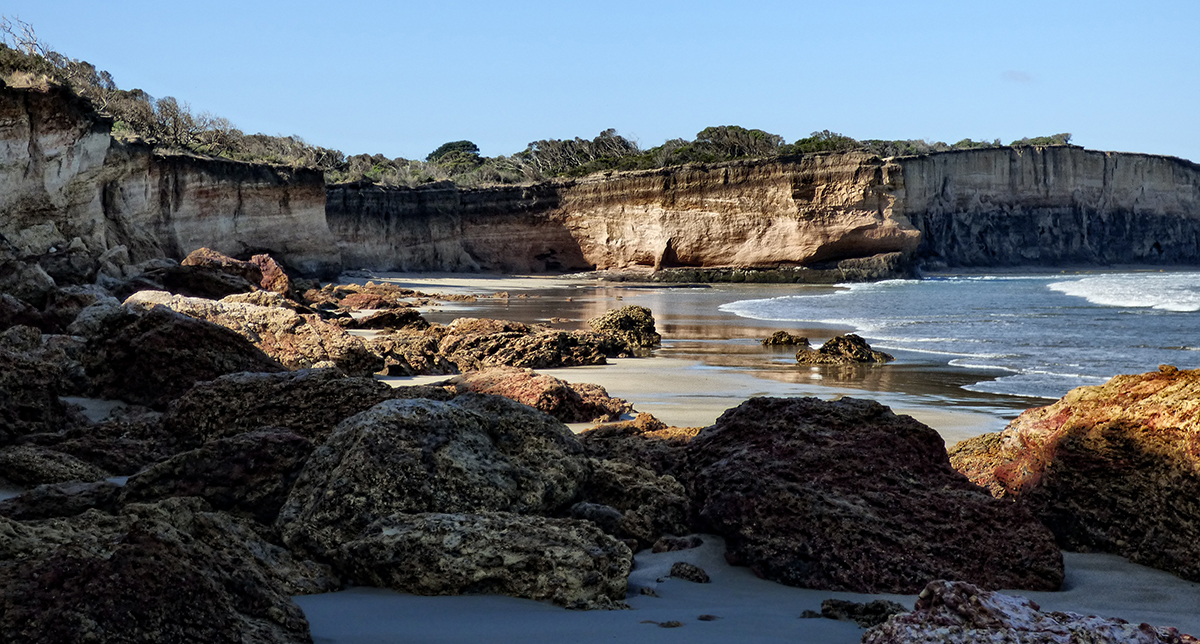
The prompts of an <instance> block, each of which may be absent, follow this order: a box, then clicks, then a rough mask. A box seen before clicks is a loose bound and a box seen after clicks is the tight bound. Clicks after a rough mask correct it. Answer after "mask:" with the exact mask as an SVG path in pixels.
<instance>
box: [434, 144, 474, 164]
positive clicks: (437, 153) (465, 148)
mask: <svg viewBox="0 0 1200 644" xmlns="http://www.w3.org/2000/svg"><path fill="white" fill-rule="evenodd" d="M452 153H459V154H463V155H467V156H475V157H478V156H479V146H478V145H475V144H474V143H472V142H470V141H451V142H449V143H443V144H441V145H439V146H438V149H436V150H434V151H433V152H430V153H429V156H427V157H425V160H426V161H427V162H430V163H432V162H435V161H437V160H438V159H441V158H442V157H444V156H446V155H447V154H452Z"/></svg>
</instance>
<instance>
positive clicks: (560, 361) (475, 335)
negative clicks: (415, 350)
mask: <svg viewBox="0 0 1200 644" xmlns="http://www.w3.org/2000/svg"><path fill="white" fill-rule="evenodd" d="M430 333H431V334H433V335H436V336H438V337H440V339H439V341H438V348H437V350H438V353H440V354H441V355H442V356H445V358H446V359H447V360H448V361H450V362H452V363H454V364H455V365H456V366H457V367H458V370H459V371H472V370H476V369H483V368H486V367H499V366H508V367H521V368H526V369H550V368H554V367H576V366H584V365H597V364H605V362H606V361H607V357H608V356H616V355H620V354H622V353H625V352H626V351H627V346H626V344H625V342H624V341H622V340H619V339H617V338H616V337H615V336H613V335H606V334H600V333H585V332H579V331H559V330H556V329H551V328H549V327H545V326H540V325H528V324H522V323H520V322H512V321H509V320H488V319H478V318H459V319H457V320H454V321H453V322H451V323H450V324H449V325H447V326H446V327H444V328H440V329H431V330H430Z"/></svg>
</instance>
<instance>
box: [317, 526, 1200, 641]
mask: <svg viewBox="0 0 1200 644" xmlns="http://www.w3.org/2000/svg"><path fill="white" fill-rule="evenodd" d="M704 540H705V544H704V545H703V546H702V547H700V548H696V549H693V550H685V551H680V552H667V553H660V554H654V553H650V552H649V551H643V552H642V553H639V554H638V555H637V557H636V568H635V570H634V572H633V573H632V574H631V575H630V578H629V585H630V595H629V598H628V600H627V601H628V603H629V605H630V606H631V607H632V609H633V610H624V611H588V612H580V611H569V610H565V609H562V608H558V607H556V606H553V605H549V604H543V603H539V602H535V601H532V600H525V599H515V598H511V597H497V596H468V597H420V596H415V595H406V594H403V593H397V592H393V591H389V590H381V589H377V588H352V589H349V590H346V591H342V592H339V593H328V594H324V595H312V596H307V597H297V598H296V601H297V603H299V604H300V607H301V608H303V609H304V612H305V615H307V616H308V620H309V623H310V624H311V626H312V633H313V639H314V640H315V641H316V642H317V643H318V644H324V643H329V644H334V643H337V644H366V643H367V642H371V643H378V644H388V643H393V642H395V643H400V642H403V643H405V644H417V643H422V644H423V643H434V642H437V643H446V644H449V643H456V644H457V643H463V644H465V643H468V642H491V643H494V644H504V643H509V642H511V643H513V644H517V643H528V644H533V643H541V642H545V643H547V644H550V643H554V644H558V643H561V642H573V643H579V644H589V643H592V642H595V643H597V644H599V643H601V642H634V641H636V642H647V643H654V642H686V643H689V644H708V643H710V642H711V643H713V644H718V643H719V644H728V643H731V642H738V643H743V642H744V643H746V644H759V643H761V644H783V643H785V642H786V643H791V644H807V643H812V644H818V643H820V644H826V643H828V644H839V643H845V644H852V643H856V642H858V641H859V640H860V639H861V637H862V633H863V631H864V629H862V628H859V627H858V626H857V625H855V624H852V623H847V622H837V621H833V620H828V619H803V618H801V617H800V614H801V613H802V612H803V611H804V610H814V611H820V609H821V601H822V600H824V599H828V598H831V597H834V598H838V599H848V600H851V601H860V602H865V601H870V600H872V599H879V598H883V599H891V600H893V601H898V602H900V603H901V604H904V605H905V606H909V607H911V606H912V605H913V602H914V601H915V600H916V597H914V596H910V595H860V594H856V593H841V592H832V591H824V590H808V589H804V588H792V587H789V586H783V585H780V584H776V583H774V582H770V581H765V580H762V579H759V578H757V577H755V576H754V574H753V573H751V572H750V570H749V569H746V568H736V567H733V566H729V565H728V564H726V563H725V560H724V556H723V554H722V553H723V551H724V543H723V541H722V540H721V539H720V538H719V537H713V536H704ZM676 561H687V562H689V563H694V564H696V565H699V566H700V567H702V568H704V569H705V571H706V572H708V574H709V576H710V578H711V579H712V583H709V584H696V583H692V582H688V581H684V580H681V579H673V578H670V577H668V571H669V570H670V567H671V564H673V563H674V562H676ZM1066 563H1067V580H1066V584H1065V587H1064V589H1063V590H1062V591H1060V592H1057V593H1045V592H1035V593H1026V592H1014V593H1013V594H1018V595H1023V596H1026V597H1030V598H1032V599H1034V600H1035V601H1036V602H1038V603H1039V604H1041V606H1042V607H1043V609H1045V610H1061V611H1073V612H1078V613H1084V614H1098V615H1101V616H1108V617H1121V618H1123V619H1126V620H1129V621H1131V622H1134V623H1139V622H1148V623H1150V624H1154V625H1156V626H1175V627H1177V628H1179V629H1180V630H1182V631H1184V632H1191V633H1197V632H1200V614H1198V611H1197V606H1198V604H1197V601H1198V600H1200V586H1198V585H1197V584H1193V583H1189V582H1185V581H1182V580H1180V579H1178V578H1176V577H1173V576H1171V575H1169V574H1167V573H1163V572H1160V571H1156V570H1151V569H1148V568H1144V567H1141V566H1137V565H1134V564H1131V563H1129V562H1127V561H1125V560H1123V559H1121V558H1120V557H1115V556H1112V555H1095V554H1073V553H1067V554H1066ZM641 588H651V589H653V590H654V592H655V593H656V594H657V595H658V596H657V597H650V596H646V595H640V594H638V593H639V590H640V589H641ZM701 615H715V616H716V617H718V618H719V619H716V620H713V621H701V620H699V619H697V618H698V617H699V616H701ZM667 621H678V622H680V623H682V624H683V625H682V626H680V627H677V628H663V627H660V626H658V625H656V624H653V623H646V622H658V623H662V622H667Z"/></svg>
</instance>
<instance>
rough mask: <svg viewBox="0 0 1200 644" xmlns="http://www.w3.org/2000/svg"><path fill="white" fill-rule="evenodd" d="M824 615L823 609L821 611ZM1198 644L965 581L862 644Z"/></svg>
mask: <svg viewBox="0 0 1200 644" xmlns="http://www.w3.org/2000/svg"><path fill="white" fill-rule="evenodd" d="M822 612H824V607H823V605H822ZM924 642H928V643H929V644H934V643H935V642H936V643H938V644H942V643H944V644H976V643H979V642H1013V643H1014V644H1026V643H1028V644H1076V643H1080V642H1088V643H1089V644H1196V643H1197V642H1200V640H1197V639H1196V638H1194V637H1192V636H1191V635H1185V634H1182V633H1180V632H1179V631H1178V630H1177V629H1175V628H1172V627H1161V626H1160V627H1154V626H1151V625H1149V624H1130V623H1129V622H1126V621H1125V620H1123V619H1116V618H1109V617H1097V616H1095V615H1080V614H1078V613H1067V612H1057V611H1056V612H1043V611H1042V609H1041V607H1040V606H1038V605H1037V604H1036V603H1034V602H1032V601H1030V600H1028V599H1026V598H1024V597H1014V596H1011V595H1005V594H1001V593H996V592H988V591H986V590H981V589H979V588H978V587H976V586H973V585H971V584H969V583H965V582H961V581H932V582H930V583H929V585H928V586H926V587H925V589H924V590H922V591H921V596H920V597H919V598H918V599H917V604H916V606H915V607H914V609H913V611H912V612H908V613H901V614H899V615H895V616H893V617H891V618H890V619H888V620H887V621H886V622H884V623H883V624H881V625H879V626H876V627H874V628H872V629H870V630H868V631H867V632H866V633H863V638H862V643H863V644H917V643H924Z"/></svg>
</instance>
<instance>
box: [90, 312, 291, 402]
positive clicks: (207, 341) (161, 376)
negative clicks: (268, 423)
mask: <svg viewBox="0 0 1200 644" xmlns="http://www.w3.org/2000/svg"><path fill="white" fill-rule="evenodd" d="M106 324H107V326H106V328H105V329H104V331H102V332H101V334H100V336H98V337H96V338H93V339H91V340H89V342H88V345H87V347H86V349H85V350H84V357H83V362H84V366H85V367H86V369H87V373H88V375H89V376H90V377H91V378H92V386H93V392H94V394H95V395H97V396H98V397H101V398H116V399H119V400H125V401H127V402H132V403H136V404H139V405H146V406H148V407H153V408H156V409H161V408H164V407H166V405H167V403H168V402H170V401H172V400H174V399H176V398H178V397H179V396H181V395H183V394H184V393H185V392H187V390H189V389H191V388H192V385H194V384H196V383H197V382H202V381H205V380H212V379H213V378H216V377H218V376H222V375H225V374H227V373H236V372H239V371H267V372H270V371H283V367H282V366H281V365H280V364H279V363H278V362H275V361H274V360H272V359H271V358H269V357H268V356H267V355H266V354H264V353H263V352H262V351H261V350H260V349H258V348H256V347H255V346H254V345H252V344H250V342H249V341H248V340H246V339H245V338H243V337H242V336H240V335H238V334H237V333H234V332H233V331H230V330H229V329H226V328H224V327H220V326H217V325H215V324H212V323H209V322H205V321H203V320H197V319H194V318H190V317H188V316H186V315H181V314H179V313H176V312H174V311H171V310H169V309H166V308H163V307H155V308H153V309H150V310H148V311H145V312H143V313H140V314H134V313H128V312H127V313H126V314H125V315H121V316H116V317H113V318H109V319H108V320H107V321H106Z"/></svg>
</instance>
